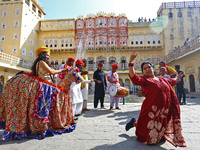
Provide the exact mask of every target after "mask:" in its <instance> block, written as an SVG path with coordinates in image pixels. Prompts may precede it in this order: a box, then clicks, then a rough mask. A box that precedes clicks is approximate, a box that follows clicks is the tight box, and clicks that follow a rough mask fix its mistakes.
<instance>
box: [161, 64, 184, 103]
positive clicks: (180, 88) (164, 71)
mask: <svg viewBox="0 0 200 150" xmlns="http://www.w3.org/2000/svg"><path fill="white" fill-rule="evenodd" d="M159 69H160V73H159V74H160V76H163V77H164V78H176V77H177V75H178V74H179V73H182V74H183V76H182V77H181V78H180V79H179V82H177V84H176V85H175V87H173V89H174V91H175V92H176V95H177V97H178V100H179V104H181V105H186V91H185V88H184V80H183V78H184V77H185V75H184V72H183V71H182V70H181V69H180V65H175V69H173V68H172V67H170V66H167V65H166V62H164V61H161V62H160V63H159ZM182 97H183V101H181V99H182Z"/></svg>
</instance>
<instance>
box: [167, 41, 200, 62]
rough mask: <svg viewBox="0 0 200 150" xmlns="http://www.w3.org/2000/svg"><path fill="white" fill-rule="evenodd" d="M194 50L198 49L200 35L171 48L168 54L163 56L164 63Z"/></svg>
mask: <svg viewBox="0 0 200 150" xmlns="http://www.w3.org/2000/svg"><path fill="white" fill-rule="evenodd" d="M196 50H200V37H197V38H196V39H193V40H191V41H190V42H189V43H186V44H185V45H183V46H181V47H177V48H175V49H174V50H172V51H171V52H170V53H169V54H168V55H166V56H165V60H166V63H170V62H172V61H174V60H176V59H178V58H180V57H182V56H185V55H187V54H190V53H192V52H194V51H196Z"/></svg>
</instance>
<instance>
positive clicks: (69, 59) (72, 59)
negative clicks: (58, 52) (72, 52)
mask: <svg viewBox="0 0 200 150" xmlns="http://www.w3.org/2000/svg"><path fill="white" fill-rule="evenodd" d="M67 61H68V62H70V61H73V62H75V59H74V58H68V60H67Z"/></svg>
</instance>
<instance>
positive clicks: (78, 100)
mask: <svg viewBox="0 0 200 150" xmlns="http://www.w3.org/2000/svg"><path fill="white" fill-rule="evenodd" d="M75 64H76V67H77V68H79V70H80V73H78V76H79V78H80V82H78V83H75V82H74V83H72V85H71V87H70V96H71V98H72V105H73V113H74V115H80V114H81V112H82V109H83V96H82V92H81V83H90V82H93V80H84V79H83V77H82V76H81V72H82V67H83V61H82V60H80V59H78V60H76V63H75Z"/></svg>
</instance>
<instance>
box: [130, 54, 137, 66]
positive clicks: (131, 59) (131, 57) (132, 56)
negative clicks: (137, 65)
mask: <svg viewBox="0 0 200 150" xmlns="http://www.w3.org/2000/svg"><path fill="white" fill-rule="evenodd" d="M136 57H137V54H136V51H133V53H132V54H131V56H130V60H129V63H132V61H133V60H134V59H135V58H136Z"/></svg>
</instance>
